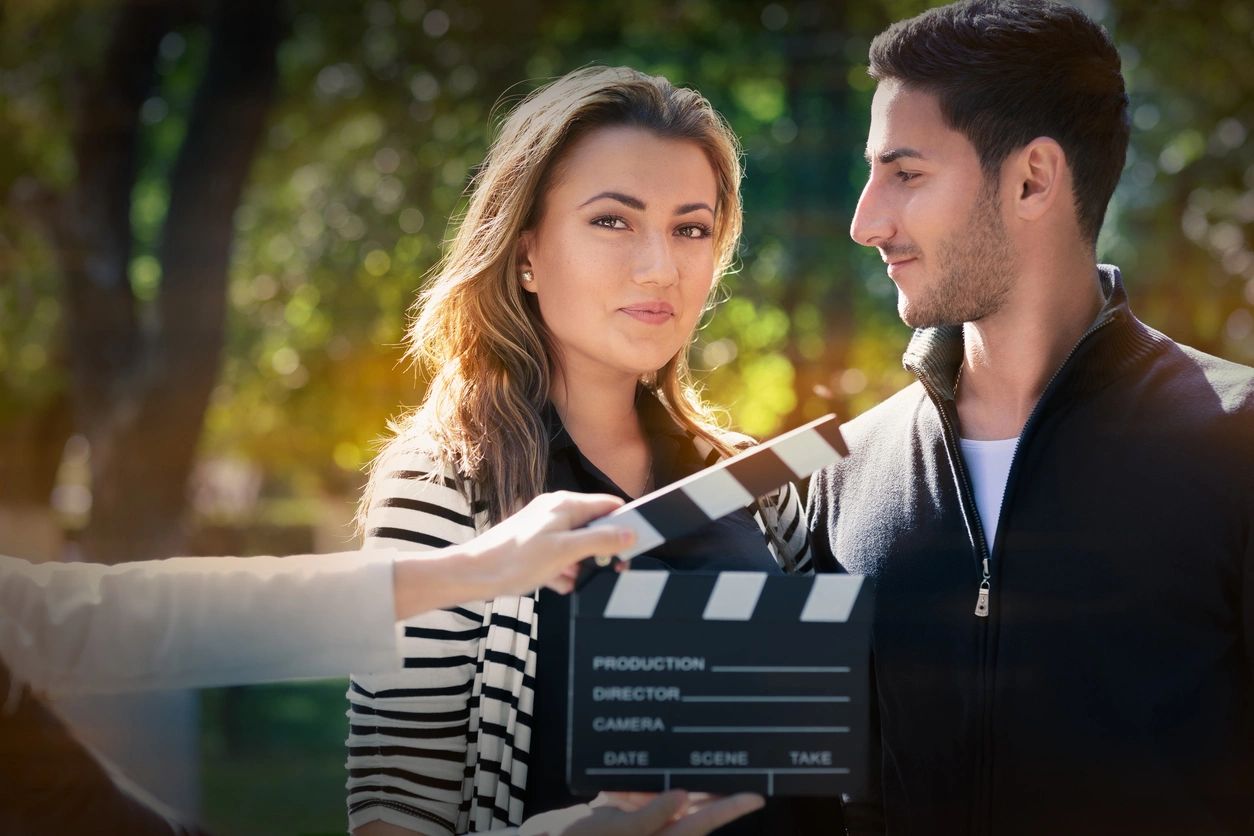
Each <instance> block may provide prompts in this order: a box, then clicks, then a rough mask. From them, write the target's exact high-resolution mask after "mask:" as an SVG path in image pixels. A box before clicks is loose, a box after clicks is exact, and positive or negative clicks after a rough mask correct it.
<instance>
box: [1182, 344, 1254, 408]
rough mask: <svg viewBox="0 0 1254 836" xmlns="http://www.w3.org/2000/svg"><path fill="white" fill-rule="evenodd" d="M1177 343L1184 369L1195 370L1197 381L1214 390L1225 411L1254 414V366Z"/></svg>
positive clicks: (1207, 389) (1206, 388)
mask: <svg viewBox="0 0 1254 836" xmlns="http://www.w3.org/2000/svg"><path fill="white" fill-rule="evenodd" d="M1176 347H1177V348H1178V349H1179V351H1180V361H1179V362H1180V364H1181V366H1182V373H1188V372H1189V371H1192V372H1194V375H1195V378H1196V383H1197V385H1199V386H1200V387H1202V388H1204V389H1205V390H1206V391H1207V392H1211V393H1214V396H1215V398H1216V400H1217V402H1218V405H1219V406H1220V408H1221V409H1222V410H1223V411H1224V412H1225V413H1243V414H1245V415H1250V414H1254V368H1252V367H1250V366H1246V365H1242V364H1241V363H1237V362H1234V361H1232V360H1225V359H1224V358H1222V357H1216V356H1214V355H1213V354H1207V353H1206V352H1204V351H1199V350H1198V349H1196V348H1193V347H1192V346H1188V345H1183V344H1181V343H1176Z"/></svg>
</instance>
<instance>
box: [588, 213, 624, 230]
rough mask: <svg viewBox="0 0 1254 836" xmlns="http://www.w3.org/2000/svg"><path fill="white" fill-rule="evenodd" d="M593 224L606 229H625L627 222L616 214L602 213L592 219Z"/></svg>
mask: <svg viewBox="0 0 1254 836" xmlns="http://www.w3.org/2000/svg"><path fill="white" fill-rule="evenodd" d="M592 225H593V226H603V227H605V228H606V229H626V228H627V222H626V221H625V220H623V219H622V218H620V217H618V216H617V215H603V216H601V217H599V218H593V219H592Z"/></svg>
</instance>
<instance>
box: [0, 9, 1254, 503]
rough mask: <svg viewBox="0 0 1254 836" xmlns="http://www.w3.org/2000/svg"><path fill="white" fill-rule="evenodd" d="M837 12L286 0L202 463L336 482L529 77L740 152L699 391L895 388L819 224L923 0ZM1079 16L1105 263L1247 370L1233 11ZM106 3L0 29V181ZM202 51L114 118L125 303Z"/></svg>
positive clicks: (21, 239)
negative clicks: (729, 255)
mask: <svg viewBox="0 0 1254 836" xmlns="http://www.w3.org/2000/svg"><path fill="white" fill-rule="evenodd" d="M844 5H845V6H846V8H839V6H840V4H824V3H817V2H793V3H771V4H763V3H752V2H734V3H716V2H713V0H684V1H683V2H679V3H669V2H660V0H628V2H623V3H618V4H612V5H602V6H596V7H590V6H588V5H586V4H582V3H576V2H549V3H543V4H540V3H534V4H530V5H528V4H523V5H521V6H519V5H509V6H506V5H501V4H493V3H472V2H459V3H453V2H426V0H372V2H367V3H363V4H339V3H329V2H328V3H321V4H318V3H312V4H311V3H301V4H293V5H292V13H293V17H292V25H291V31H290V34H289V36H288V38H287V39H286V41H285V42H284V44H283V46H282V49H281V53H280V66H281V78H282V90H281V94H280V99H279V103H278V105H277V106H276V108H275V110H274V111H273V113H272V115H271V119H270V128H269V131H268V135H267V137H266V140H265V143H264V150H263V151H262V152H261V153H260V154H259V156H258V158H257V159H256V160H255V162H254V166H253V170H252V175H251V178H250V185H249V188H248V191H247V193H246V195H245V198H244V200H243V202H242V205H241V206H240V207H239V210H238V212H237V214H236V218H235V226H236V230H235V232H236V244H235V256H234V260H233V267H232V271H231V279H230V318H229V322H228V343H227V348H226V352H225V357H224V358H223V366H222V375H221V379H220V382H219V385H218V387H217V390H216V392H215V395H214V398H213V402H212V405H211V407H210V412H209V416H208V423H207V427H206V432H205V436H204V439H203V449H204V452H205V454H206V455H212V456H227V457H234V458H242V459H246V460H249V461H252V462H256V463H259V464H260V465H261V466H262V467H263V469H264V470H265V472H266V474H267V480H268V491H269V492H271V493H278V494H280V495H289V496H296V497H300V496H306V495H312V494H315V493H331V494H345V495H352V494H353V493H355V491H356V489H357V486H358V485H359V484H360V479H361V474H360V470H361V468H362V467H363V466H364V464H365V463H366V462H367V461H368V460H369V458H370V456H371V452H372V450H373V445H374V443H375V441H376V440H377V439H378V438H379V436H380V435H381V434H382V433H383V432H384V429H385V421H386V419H387V418H388V417H389V416H394V415H396V414H397V413H398V411H400V410H401V409H403V408H405V407H406V406H409V405H413V404H415V403H416V402H417V401H418V399H419V398H420V395H421V382H422V381H421V378H420V377H417V376H415V375H413V374H410V373H408V372H407V371H406V370H405V369H403V368H401V367H399V366H398V362H399V360H400V349H399V348H398V344H399V342H400V341H401V338H402V334H403V330H404V327H405V312H406V308H407V306H408V305H409V304H410V303H411V301H412V300H413V298H414V295H415V292H416V290H417V289H418V288H419V287H420V286H421V284H422V281H423V277H424V275H426V274H427V272H428V271H429V270H430V269H431V268H432V266H433V265H434V264H435V262H436V260H437V259H438V257H439V253H440V245H441V241H442V240H443V239H444V237H445V236H446V234H447V231H448V225H449V223H450V219H451V218H453V219H455V218H456V216H457V212H458V209H459V206H460V205H461V201H462V199H463V189H464V187H465V185H466V182H467V179H468V176H469V174H470V173H471V172H472V170H473V167H474V166H475V165H476V163H477V162H478V161H479V159H480V158H481V156H482V153H483V151H484V149H485V147H486V144H487V142H488V141H489V139H490V136H491V131H492V128H493V126H494V124H495V120H496V119H498V118H499V116H500V115H501V113H502V112H503V110H504V108H505V107H507V106H508V104H509V103H511V102H513V101H515V100H517V99H518V98H519V97H520V96H521V95H523V94H524V93H525V92H526V91H528V90H530V89H532V88H533V87H534V86H535V85H536V84H537V83H539V82H540V81H542V80H543V79H546V78H550V77H553V76H555V75H559V74H561V73H562V72H565V71H566V70H568V69H571V68H573V67H576V66H580V65H583V64H587V63H594V62H596V63H609V64H628V65H631V66H635V67H638V68H641V69H643V70H646V71H650V72H657V73H662V74H665V75H667V76H669V77H670V78H672V79H673V80H674V81H676V82H679V83H682V84H688V85H692V86H695V87H697V88H698V89H700V90H702V91H703V92H704V93H706V95H707V96H708V97H709V98H710V99H711V100H712V101H713V102H714V104H715V105H716V106H717V107H718V108H719V109H720V110H721V111H722V112H723V113H724V114H725V115H726V116H727V118H728V119H729V120H730V122H731V124H732V126H733V127H734V129H735V130H736V131H737V133H738V134H739V135H740V136H741V138H742V140H743V143H744V149H745V163H746V170H747V178H746V181H745V205H746V234H745V239H744V245H743V248H742V254H741V258H740V261H739V264H738V270H737V272H735V273H734V274H732V275H730V276H728V277H727V278H726V280H725V285H724V288H725V291H726V292H725V296H726V297H727V301H726V302H724V303H723V304H722V305H721V307H720V309H719V310H718V311H717V312H716V313H715V315H713V316H712V317H710V318H709V320H708V323H707V325H706V326H705V327H704V329H703V330H702V331H701V333H700V335H699V338H698V341H697V344H696V346H695V347H694V355H693V366H694V368H696V369H698V370H699V371H700V372H701V377H702V378H703V380H704V382H705V385H706V388H707V392H708V394H709V396H710V398H711V400H713V401H714V402H716V403H718V404H720V405H722V406H724V407H725V408H726V409H727V410H728V412H729V414H730V418H731V420H732V421H733V422H734V423H735V424H737V425H739V426H740V427H742V428H743V429H745V430H747V431H749V432H752V433H757V434H763V435H765V434H770V433H773V432H776V431H778V430H780V429H782V428H783V427H784V426H785V425H789V424H795V423H798V422H799V421H801V420H804V419H806V418H809V417H812V416H813V415H814V414H817V413H819V412H821V411H824V410H826V409H829V408H833V407H834V408H836V409H837V410H838V411H839V412H841V413H842V414H845V415H850V414H854V413H856V412H859V411H861V410H862V409H865V408H866V407H868V406H869V405H871V404H873V403H875V402H877V401H878V400H880V399H881V398H883V397H884V396H885V395H887V394H888V393H890V392H892V391H894V390H895V389H896V388H898V387H899V386H900V385H902V384H903V383H904V382H906V377H905V375H904V373H903V372H902V371H901V370H900V367H899V355H900V351H901V348H902V346H903V345H904V342H905V340H906V338H907V336H908V334H907V332H906V330H905V328H904V327H903V326H902V325H900V323H899V322H898V321H897V319H896V315H895V311H894V293H893V290H892V287H891V284H890V283H889V282H888V280H887V279H886V277H885V276H884V275H883V272H882V266H881V265H880V264H879V262H878V260H877V259H876V257H875V256H874V254H873V253H867V252H861V251H860V248H858V247H856V246H855V245H854V244H853V243H852V242H850V241H849V239H848V237H847V235H846V230H847V228H848V222H849V217H850V214H851V211H852V207H853V205H854V203H855V202H856V199H857V194H858V191H859V189H860V186H861V182H862V178H863V176H864V174H865V168H864V163H863V162H862V161H861V148H862V142H863V138H864V130H865V125H866V120H867V107H868V103H869V97H870V93H871V92H872V90H871V84H870V81H869V79H868V78H867V77H866V75H865V69H864V61H865V54H866V47H867V44H868V43H869V41H870V38H871V37H872V36H873V35H874V33H875V32H877V31H878V30H879V29H881V28H882V27H883V26H884V25H885V24H886V23H887V22H889V21H890V20H892V19H893V18H895V17H899V16H904V15H908V14H911V13H913V12H915V11H917V10H919V9H920V8H922V7H923V6H924V5H926V4H924V3H920V2H910V0H896V2H881V3H873V2H867V3H858V4H844ZM1087 7H1088V8H1089V10H1090V11H1091V12H1093V13H1094V14H1097V15H1098V16H1100V17H1101V18H1102V19H1103V20H1104V21H1105V22H1106V23H1107V25H1108V26H1110V27H1111V28H1112V30H1113V32H1114V33H1115V35H1116V38H1117V39H1118V40H1119V42H1120V44H1121V48H1122V50H1123V53H1124V56H1125V69H1126V74H1127V76H1128V79H1129V83H1130V87H1131V90H1132V95H1133V113H1134V118H1135V123H1136V133H1135V138H1134V141H1133V149H1132V153H1131V155H1130V157H1129V165H1128V170H1127V172H1126V174H1125V177H1124V180H1123V183H1122V185H1121V187H1120V190H1119V192H1118V193H1117V196H1116V200H1115V203H1114V206H1113V207H1112V211H1111V215H1110V218H1109V220H1108V223H1107V228H1106V231H1105V234H1104V235H1103V238H1102V242H1101V254H1102V255H1103V257H1104V258H1108V259H1110V260H1114V261H1116V262H1118V263H1120V264H1121V265H1122V266H1123V267H1124V269H1125V274H1126V275H1127V276H1128V278H1129V284H1130V285H1131V287H1132V292H1133V298H1134V302H1135V304H1136V307H1137V309H1138V310H1139V312H1140V313H1141V315H1142V316H1143V317H1144V318H1146V319H1147V320H1148V321H1149V322H1150V323H1151V324H1154V325H1157V326H1159V327H1161V328H1163V329H1164V330H1166V331H1168V332H1169V333H1171V334H1172V335H1173V336H1176V337H1177V338H1179V339H1181V340H1183V341H1185V342H1189V343H1192V344H1195V345H1197V346H1199V347H1201V348H1203V349H1206V350H1209V351H1213V352H1216V353H1219V354H1222V355H1225V356H1228V357H1231V358H1233V359H1237V360H1241V361H1245V362H1249V361H1250V360H1251V359H1252V358H1254V315H1251V308H1252V307H1254V284H1252V282H1254V255H1251V252H1250V244H1249V241H1248V237H1249V235H1248V231H1249V224H1250V220H1251V218H1252V217H1254V167H1252V164H1254V159H1252V152H1251V151H1250V150H1249V147H1250V146H1249V145H1248V143H1246V142H1245V140H1246V135H1247V132H1248V126H1249V125H1250V123H1251V113H1250V110H1251V104H1250V102H1251V98H1252V97H1251V95H1250V94H1251V91H1252V90H1254V77H1252V73H1254V71H1252V70H1251V68H1250V67H1251V63H1250V62H1249V61H1248V60H1246V59H1247V58H1248V56H1249V54H1250V49H1251V46H1254V41H1252V39H1251V33H1252V32H1254V22H1252V20H1251V18H1252V16H1254V14H1252V13H1251V9H1250V6H1249V4H1248V3H1243V2H1236V1H1235V0H1229V2H1221V3H1216V4H1213V5H1212V6H1211V9H1212V11H1211V13H1210V14H1209V15H1208V16H1207V18H1206V19H1205V20H1204V19H1202V18H1201V17H1199V16H1197V15H1195V14H1194V13H1193V9H1192V6H1191V4H1188V3H1176V4H1155V5H1153V6H1144V5H1142V4H1134V3H1126V4H1122V3H1100V2H1091V3H1088V4H1087ZM108 10H109V4H88V5H87V6H85V7H84V6H81V5H79V4H71V3H58V2H46V3H42V4H29V5H27V4H23V5H21V6H20V7H19V8H17V9H15V10H12V11H9V12H8V13H7V14H8V18H9V19H8V21H7V23H8V25H7V26H5V27H4V34H3V35H0V51H2V52H3V55H4V60H3V62H0V63H2V65H3V66H4V67H5V68H6V69H4V70H3V71H0V84H2V89H3V95H2V96H0V141H2V142H3V144H4V145H5V147H6V148H7V149H8V153H6V154H5V155H4V161H3V162H0V190H4V191H7V192H8V193H10V194H13V193H15V192H20V191H21V190H22V188H23V184H24V182H25V181H27V180H29V179H30V178H37V179H39V180H40V181H42V182H46V183H52V184H54V185H55V184H57V183H64V182H66V181H67V179H68V178H72V177H73V176H74V175H73V171H72V170H71V169H72V160H71V158H70V156H69V155H68V153H67V150H66V142H67V140H66V135H67V130H68V129H67V126H66V125H65V124H64V122H65V115H64V114H65V110H66V106H65V103H64V101H63V100H62V97H63V95H64V85H63V81H64V77H65V74H66V73H67V72H68V70H69V67H70V65H72V64H73V63H74V62H75V61H81V60H82V56H83V55H88V56H90V55H91V54H92V50H93V49H96V48H98V44H96V40H97V39H98V36H97V35H96V34H95V32H96V30H95V29H94V28H93V27H92V26H90V25H89V24H90V22H91V20H92V18H93V16H95V18H96V19H97V20H99V19H100V16H102V15H106V14H107V13H108ZM503 18H508V20H505V19H503ZM1220 18H1222V19H1223V21H1224V25H1223V26H1218V25H1213V23H1212V22H1213V21H1214V20H1217V19H1220ZM32 33H38V34H39V35H40V37H39V38H37V39H36V38H32V37H30V35H31V34H32ZM205 41H206V36H205V32H204V30H203V28H202V26H200V25H199V24H196V23H190V22H189V23H188V24H187V25H185V26H183V27H182V28H181V29H180V30H179V31H177V32H173V33H171V34H169V35H168V36H167V37H166V38H165V40H164V41H163V42H162V45H161V49H160V59H159V62H158V66H157V80H156V85H155V89H154V93H153V95H152V97H151V98H150V99H149V100H148V102H146V103H145V105H144V107H143V110H142V121H143V122H144V126H145V127H144V131H143V134H142V144H143V151H144V153H143V166H142V170H141V171H140V174H139V177H138V179H137V183H136V186H135V190H134V195H133V197H134V201H133V208H132V221H133V228H134V235H135V244H136V246H135V252H134V258H133V261H132V268H131V282H132V286H133V288H134V290H135V292H136V296H137V298H138V299H139V300H140V302H141V304H142V302H143V301H144V300H148V299H151V298H152V296H153V294H154V292H155V289H156V288H157V287H158V286H159V283H160V281H161V276H160V269H159V267H158V263H157V260H156V258H155V257H154V253H153V247H154V245H155V241H156V238H157V233H158V231H159V228H160V224H161V221H162V218H163V214H164V211H165V208H166V204H167V199H168V195H167V191H166V189H167V186H166V174H167V172H168V169H169V166H170V165H171V164H172V160H173V158H174V154H175V152H176V150H177V147H178V144H179V141H180V137H181V136H182V133H183V131H184V129H185V117H186V113H187V110H188V107H189V105H190V98H191V95H192V92H193V87H194V81H195V79H196V77H197V76H198V74H199V73H200V72H201V70H202V68H203V63H204V58H205V52H206V43H205ZM36 42H38V44H39V46H36ZM15 205H17V204H15V202H14V201H10V202H9V204H8V207H9V208H5V209H3V210H0V259H2V260H0V266H2V267H3V272H4V275H5V281H4V282H3V284H2V285H0V387H2V388H0V391H3V393H4V396H5V397H4V403H3V407H0V409H3V410H14V409H16V410H21V409H27V408H31V407H32V406H33V405H36V404H37V403H38V402H40V401H41V400H43V399H47V398H48V397H50V396H51V395H52V394H53V393H55V392H56V391H57V390H58V388H59V387H63V386H64V385H65V381H64V375H63V373H62V371H61V367H60V365H59V363H58V362H56V357H57V356H58V351H59V349H58V325H59V321H60V317H59V305H58V302H57V289H58V280H57V276H56V274H55V262H54V260H53V259H51V258H50V257H49V253H48V252H47V249H46V244H44V243H43V240H42V239H41V237H40V235H39V233H38V230H37V229H36V228H34V227H32V225H31V223H29V221H28V219H27V218H25V217H23V214H22V213H21V212H20V211H18V210H15V209H13V208H12V207H13V206H15Z"/></svg>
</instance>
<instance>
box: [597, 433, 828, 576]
mask: <svg viewBox="0 0 1254 836" xmlns="http://www.w3.org/2000/svg"><path fill="white" fill-rule="evenodd" d="M847 455H849V450H848V448H847V447H846V446H845V439H844V438H843V437H842V436H841V434H840V423H839V421H837V419H836V416H835V415H824V416H823V417H822V418H818V419H815V420H814V421H811V422H810V423H808V424H805V425H803V426H800V427H797V428H796V429H795V430H790V431H789V432H786V433H784V434H783V435H779V436H776V437H775V438H773V439H771V440H770V441H767V442H765V443H764V444H760V445H758V446H756V447H752V448H750V449H748V450H746V451H744V452H743V453H740V454H738V455H736V456H733V457H732V458H730V459H726V460H724V461H721V462H719V463H718V464H715V465H712V466H710V467H707V468H706V469H705V470H701V471H699V472H697V473H694V474H692V475H691V476H687V477H685V478H683V479H680V480H679V481H678V482H674V483H672V484H670V485H667V486H666V487H664V488H660V489H659V490H656V491H654V492H653V493H650V494H646V495H645V496H642V497H640V498H639V499H636V500H634V501H632V502H629V503H627V504H626V505H624V506H623V507H621V508H619V509H618V510H616V511H614V512H613V513H611V514H608V515H607V516H604V517H601V518H600V519H598V520H595V521H593V522H592V523H591V526H605V525H613V526H618V527H622V528H630V529H631V530H632V531H634V532H635V533H636V542H635V544H634V545H632V546H631V548H629V549H626V550H625V551H623V552H620V553H619V554H618V555H616V556H615V557H613V558H607V557H598V558H596V565H598V566H608V565H610V564H611V563H612V562H614V561H616V560H630V559H631V558H633V557H635V556H636V555H639V554H644V553H645V552H647V551H649V550H650V549H653V548H656V547H658V546H660V545H661V544H662V543H665V542H666V541H668V540H674V539H675V538H676V537H682V536H683V535H685V534H688V533H689V532H692V531H695V530H696V529H698V528H700V527H701V526H703V525H705V524H706V523H709V522H713V521H714V520H717V519H719V518H721V517H725V516H727V515H728V514H730V513H731V512H732V511H735V510H736V509H737V508H743V507H745V506H746V505H748V504H749V503H751V502H753V500H754V499H756V498H757V497H759V496H762V495H764V494H767V493H770V492H771V491H773V490H775V489H776V488H778V487H779V486H780V485H783V484H784V483H785V482H789V481H791V480H793V479H804V478H806V477H807V476H809V475H810V474H811V473H813V472H814V471H816V470H818V469H819V468H821V467H825V466H826V465H829V464H831V463H832V462H834V461H836V459H838V458H840V457H841V456H847ZM590 563H591V561H585V563H584V567H583V568H584V569H585V570H587V569H589V568H591V567H590ZM582 580H586V575H585V577H584V578H581V581H582Z"/></svg>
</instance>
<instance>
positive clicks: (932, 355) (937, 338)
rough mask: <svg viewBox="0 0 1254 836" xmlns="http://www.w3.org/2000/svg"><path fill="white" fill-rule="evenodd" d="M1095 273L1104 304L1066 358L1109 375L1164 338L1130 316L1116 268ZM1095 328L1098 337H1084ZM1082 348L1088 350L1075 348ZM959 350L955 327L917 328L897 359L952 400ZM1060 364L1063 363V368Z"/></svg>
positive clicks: (1107, 266)
mask: <svg viewBox="0 0 1254 836" xmlns="http://www.w3.org/2000/svg"><path fill="white" fill-rule="evenodd" d="M1097 273H1098V278H1099V280H1100V282H1101V287H1102V293H1103V295H1104V296H1105V297H1106V302H1105V304H1103V305H1102V308H1101V310H1100V311H1098V314H1097V318H1096V319H1094V320H1093V324H1092V325H1090V326H1089V328H1088V330H1087V331H1085V332H1084V336H1083V337H1081V338H1080V341H1079V342H1078V343H1077V345H1076V349H1075V350H1074V351H1073V352H1072V355H1071V357H1072V358H1073V359H1074V358H1077V357H1078V356H1079V355H1081V354H1085V355H1089V354H1092V355H1093V356H1092V357H1090V359H1091V360H1093V361H1094V362H1095V363H1096V367H1097V370H1098V371H1099V372H1109V373H1113V372H1118V371H1120V370H1121V369H1123V368H1125V367H1126V364H1127V363H1129V362H1133V361H1135V360H1137V359H1140V358H1141V357H1144V356H1145V355H1147V354H1148V353H1150V352H1152V351H1155V350H1156V349H1158V348H1159V347H1160V346H1161V345H1163V344H1166V343H1169V342H1170V340H1169V339H1168V338H1167V337H1165V336H1164V335H1162V334H1160V333H1159V332H1157V331H1155V330H1154V329H1152V328H1149V327H1147V326H1146V325H1145V324H1144V323H1142V322H1141V321H1140V320H1138V319H1137V318H1136V317H1135V316H1133V315H1132V310H1131V308H1130V307H1129V306H1128V294H1127V292H1126V291H1125V290H1124V287H1123V277H1122V276H1121V274H1120V272H1119V268H1118V267H1115V266H1114V265H1111V264H1099V265H1098V266H1097ZM1099 331H1100V332H1101V337H1100V339H1095V340H1089V337H1090V336H1092V335H1095V334H1096V333H1097V332H1099ZM1086 343H1089V344H1090V345H1086ZM1082 348H1084V349H1091V351H1089V350H1085V351H1081V349H1082ZM962 349H963V345H962V326H961V325H942V326H938V327H935V328H918V329H915V332H914V336H913V337H911V339H910V345H909V346H908V347H907V348H906V353H905V354H904V355H903V356H902V358H901V364H902V366H904V367H905V368H906V370H907V371H909V372H912V373H913V374H914V375H915V376H916V377H918V378H919V380H921V381H922V382H923V383H924V385H925V386H926V387H928V388H929V389H930V390H931V391H933V392H935V393H936V394H937V395H938V396H939V397H940V398H941V399H943V400H947V401H952V400H953V399H954V383H955V381H956V379H957V375H958V366H959V364H960V363H961V362H962ZM1066 365H1069V363H1068V364H1064V367H1065V366H1066Z"/></svg>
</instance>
